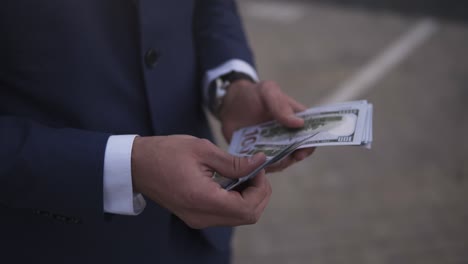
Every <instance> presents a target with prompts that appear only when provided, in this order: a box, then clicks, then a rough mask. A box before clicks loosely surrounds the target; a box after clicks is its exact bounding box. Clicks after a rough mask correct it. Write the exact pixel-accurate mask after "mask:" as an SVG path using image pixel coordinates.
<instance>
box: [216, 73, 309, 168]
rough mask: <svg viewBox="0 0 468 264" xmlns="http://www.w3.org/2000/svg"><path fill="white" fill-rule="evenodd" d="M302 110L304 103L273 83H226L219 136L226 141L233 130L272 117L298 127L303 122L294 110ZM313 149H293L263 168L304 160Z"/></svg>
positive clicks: (288, 164) (277, 166) (280, 166)
mask: <svg viewBox="0 0 468 264" xmlns="http://www.w3.org/2000/svg"><path fill="white" fill-rule="evenodd" d="M304 110H306V107H305V106H303V105H302V104H300V103H298V102H297V101H295V100H294V99H292V98H291V97H289V96H287V95H286V94H284V93H283V92H282V91H281V89H280V88H279V86H278V85H277V84H276V83H274V82H271V81H263V82H260V83H258V84H257V83H252V82H250V81H247V80H239V81H236V82H234V83H232V84H231V85H230V86H229V89H228V92H227V94H226V96H225V97H224V100H223V106H222V109H221V112H220V120H221V124H222V131H223V135H224V137H225V138H226V140H227V141H228V142H230V141H231V138H232V134H233V132H234V131H235V130H237V129H239V128H242V127H245V126H250V125H255V124H258V123H262V122H266V121H270V120H273V119H275V120H277V121H278V122H280V123H281V124H283V125H285V126H287V127H291V128H299V127H302V126H303V125H304V120H303V119H301V118H298V117H296V116H295V115H294V113H296V112H301V111H304ZM313 151H314V148H307V149H300V150H297V151H295V152H294V153H293V154H292V155H290V156H288V157H286V158H285V159H283V160H282V161H281V162H280V163H279V164H275V165H273V166H270V167H268V169H267V171H278V170H282V169H284V168H286V167H288V166H290V165H291V164H293V163H294V162H296V161H300V160H303V159H305V158H306V157H307V156H309V155H311V154H312V152H313Z"/></svg>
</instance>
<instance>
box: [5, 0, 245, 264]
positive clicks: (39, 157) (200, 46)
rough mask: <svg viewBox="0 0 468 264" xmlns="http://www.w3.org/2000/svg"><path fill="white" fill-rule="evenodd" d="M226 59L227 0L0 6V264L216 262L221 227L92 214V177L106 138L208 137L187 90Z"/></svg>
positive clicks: (229, 42)
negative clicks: (203, 226)
mask: <svg viewBox="0 0 468 264" xmlns="http://www.w3.org/2000/svg"><path fill="white" fill-rule="evenodd" d="M232 58H239V59H242V60H245V61H247V62H250V63H253V61H252V56H251V53H250V50H249V48H248V46H247V43H246V40H245V37H244V33H243V30H242V26H241V22H240V20H239V16H238V14H237V11H236V6H235V3H234V2H233V1H232V0H200V1H191V0H171V1H163V0H139V1H135V0H41V1H36V0H0V252H1V257H0V259H2V260H1V262H3V263H10V262H4V261H5V260H10V261H13V262H14V263H23V262H26V261H29V262H33V261H34V262H36V263H46V262H47V263H97V262H98V261H103V263H223V262H226V261H227V260H228V258H229V239H230V232H231V230H230V229H229V228H211V229H206V230H203V231H199V230H193V229H190V228H189V227H187V226H186V225H185V224H184V223H183V222H182V221H180V220H179V219H177V217H175V216H173V215H171V213H170V212H169V211H167V210H166V209H164V208H162V207H160V206H159V205H157V204H155V203H151V202H149V203H148V206H147V208H146V209H145V211H144V212H143V213H142V214H141V215H139V216H136V217H135V216H116V215H113V216H111V217H110V216H106V215H105V214H104V213H103V186H102V179H103V178H102V177H103V162H104V151H105V147H106V142H107V139H108V137H109V136H110V135H112V134H139V135H142V136H147V135H169V134H191V135H194V136H197V137H204V138H211V134H210V131H209V128H208V126H207V122H206V117H205V115H204V113H203V111H202V107H201V101H202V100H201V97H202V96H201V92H202V89H201V87H200V84H201V78H202V76H203V74H204V73H205V72H206V70H208V69H211V68H213V67H216V66H218V65H219V64H221V63H223V62H225V61H227V60H229V59H232Z"/></svg>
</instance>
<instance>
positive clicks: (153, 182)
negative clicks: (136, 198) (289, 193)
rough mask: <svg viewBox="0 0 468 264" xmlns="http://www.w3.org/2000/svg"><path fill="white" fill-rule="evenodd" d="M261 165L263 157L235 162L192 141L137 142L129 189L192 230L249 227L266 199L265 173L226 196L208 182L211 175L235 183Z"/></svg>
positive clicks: (180, 138) (154, 139) (178, 137)
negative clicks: (217, 174) (151, 201)
mask: <svg viewBox="0 0 468 264" xmlns="http://www.w3.org/2000/svg"><path fill="white" fill-rule="evenodd" d="M264 161H265V155H263V154H257V155H255V156H253V157H252V158H250V159H247V158H239V157H234V156H231V155H229V154H228V153H226V152H224V151H222V150H221V149H219V148H218V147H216V146H215V145H213V144H212V143H211V142H209V141H208V140H205V139H199V138H195V137H191V136H184V135H176V136H157V137H137V138H135V141H134V143H133V149H132V178H133V188H134V191H135V192H140V193H142V194H144V195H145V196H146V197H148V198H150V199H151V200H153V201H155V202H156V203H158V204H159V205H160V206H163V207H165V208H167V209H168V210H169V211H171V212H172V213H174V214H175V215H177V216H178V217H179V218H180V219H182V220H183V221H184V222H185V223H186V224H187V225H189V226H190V227H192V228H197V229H198V228H205V227H209V226H237V225H245V224H253V223H255V222H257V221H258V219H259V218H260V215H261V214H262V212H263V210H264V209H265V207H266V205H267V203H268V200H269V198H270V195H271V186H270V184H269V182H268V180H267V179H266V177H265V172H264V171H262V172H261V173H259V174H258V175H257V176H256V177H255V179H254V180H253V181H252V182H251V183H250V185H249V186H247V188H245V189H244V190H243V191H242V192H234V191H231V192H230V191H226V190H224V189H222V188H221V187H220V186H219V185H218V184H217V183H215V182H214V181H213V180H212V179H211V177H212V175H213V172H214V171H216V172H219V173H220V174H222V175H223V176H225V177H229V178H240V177H242V176H245V175H247V174H248V173H249V172H251V171H253V170H254V169H255V168H256V167H258V166H260V165H261V164H262V163H263V162H264Z"/></svg>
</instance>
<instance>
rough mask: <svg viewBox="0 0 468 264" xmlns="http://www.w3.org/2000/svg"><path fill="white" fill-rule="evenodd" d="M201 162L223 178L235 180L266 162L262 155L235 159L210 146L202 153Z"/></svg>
mask: <svg viewBox="0 0 468 264" xmlns="http://www.w3.org/2000/svg"><path fill="white" fill-rule="evenodd" d="M202 155H205V157H202V160H204V161H205V163H206V165H207V166H208V167H209V168H211V169H213V170H214V171H216V172H218V173H219V174H221V175H222V176H224V177H227V178H231V179H237V178H241V177H244V176H246V175H247V174H249V173H250V172H252V171H253V170H255V169H256V168H258V167H259V166H260V165H262V163H264V162H265V161H266V156H265V154H263V153H257V154H255V155H253V156H251V157H236V156H232V155H230V154H229V153H226V152H224V151H223V150H221V149H219V148H218V147H216V146H214V145H212V146H210V150H208V151H206V153H203V154H202Z"/></svg>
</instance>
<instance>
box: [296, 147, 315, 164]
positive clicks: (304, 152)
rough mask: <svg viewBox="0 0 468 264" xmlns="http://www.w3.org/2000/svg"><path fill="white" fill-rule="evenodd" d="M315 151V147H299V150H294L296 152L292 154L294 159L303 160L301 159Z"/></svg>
mask: <svg viewBox="0 0 468 264" xmlns="http://www.w3.org/2000/svg"><path fill="white" fill-rule="evenodd" d="M314 151H315V148H304V149H298V150H296V151H294V153H293V154H292V155H291V156H292V157H293V159H294V160H296V161H301V160H303V159H305V158H307V157H309V156H310V155H312V153H314Z"/></svg>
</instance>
